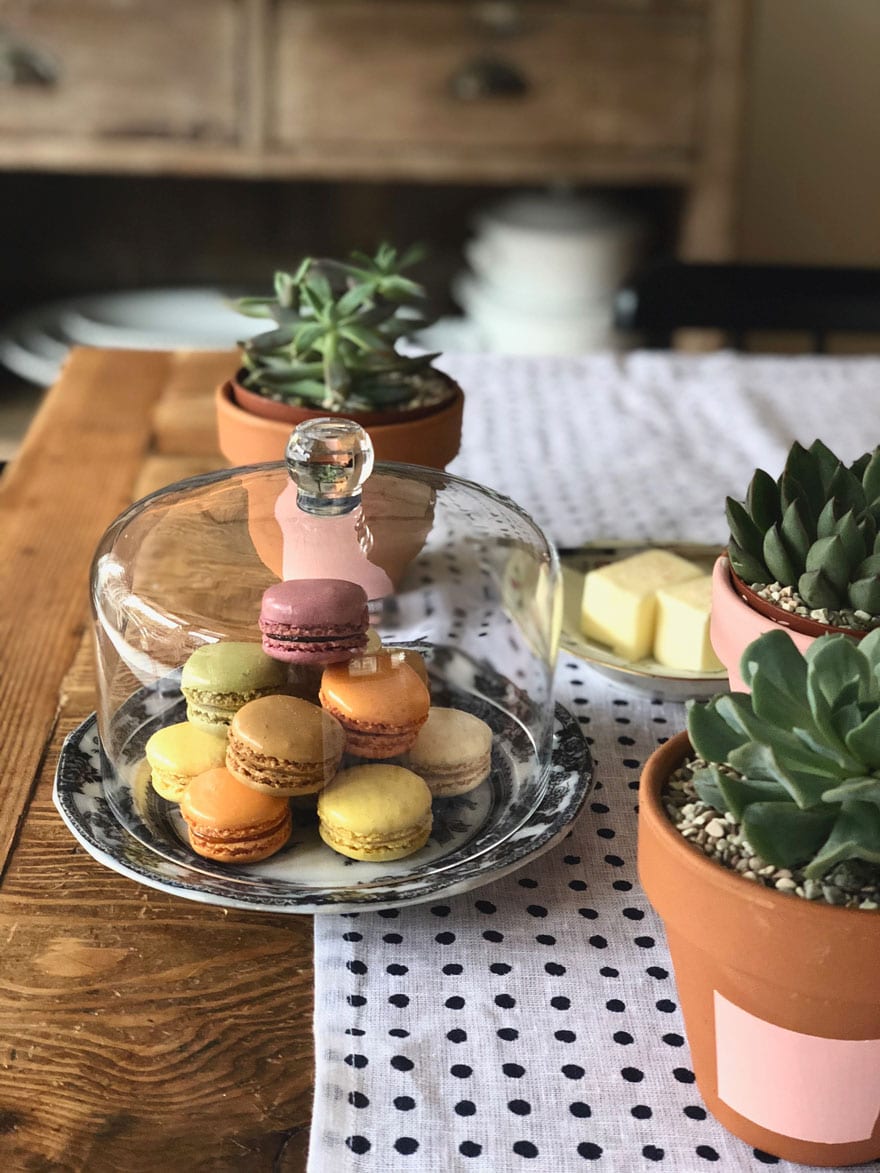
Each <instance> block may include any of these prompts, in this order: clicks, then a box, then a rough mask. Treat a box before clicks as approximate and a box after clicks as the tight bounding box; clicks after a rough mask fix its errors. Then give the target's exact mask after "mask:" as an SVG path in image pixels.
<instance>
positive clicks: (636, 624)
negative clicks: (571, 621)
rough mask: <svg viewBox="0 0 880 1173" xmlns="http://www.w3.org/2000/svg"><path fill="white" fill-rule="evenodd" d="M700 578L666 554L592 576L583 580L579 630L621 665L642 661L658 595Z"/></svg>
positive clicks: (637, 558) (639, 557)
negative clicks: (604, 647)
mask: <svg viewBox="0 0 880 1173" xmlns="http://www.w3.org/2000/svg"><path fill="white" fill-rule="evenodd" d="M702 573H703V572H702V571H701V570H700V569H699V567H697V566H694V564H693V563H692V562H688V561H687V559H686V558H680V557H679V556H678V554H672V553H670V551H668V550H645V551H644V552H643V553H641V554H633V555H632V556H631V557H629V558H621V559H620V560H619V561H618V562H610V563H608V565H607V566H601V567H599V569H597V570H591V571H590V572H589V573H588V574H587V576H586V578H585V580H584V593H583V600H582V604H581V630H582V632H583V633H584V635H585V636H587V638H588V639H597V640H600V641H601V642H602V643H605V644H608V645H609V646H610V647H611V648H612V649H613V650H614V652H616V654H617V655H618V656H621V657H623V658H624V659H627V660H643V659H644V658H645V656H648V655H650V652H651V648H652V646H653V643H654V622H655V615H656V609H657V602H656V596H657V591H659V590H661V589H662V588H664V587H669V586H673V585H674V584H675V583H678V582H684V581H685V580H686V579H689V578H697V577H698V576H699V575H701V574H702Z"/></svg>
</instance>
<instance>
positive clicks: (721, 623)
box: [709, 554, 816, 692]
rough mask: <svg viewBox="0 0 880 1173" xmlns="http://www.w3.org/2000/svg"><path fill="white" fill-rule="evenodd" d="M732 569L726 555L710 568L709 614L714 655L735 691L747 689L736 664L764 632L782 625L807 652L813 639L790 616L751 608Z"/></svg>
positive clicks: (799, 646)
mask: <svg viewBox="0 0 880 1173" xmlns="http://www.w3.org/2000/svg"><path fill="white" fill-rule="evenodd" d="M731 574H732V571H731V569H730V563H729V562H728V560H727V557H726V556H725V555H724V554H722V555H721V556H720V557H719V558H717V559H716V560H715V565H714V567H713V569H712V609H711V612H710V615H709V640H710V642H711V644H712V647H713V649H714V651H715V655H716V656H717V657H718V659H719V660H720V661H721V663H722V664H723V665H724V667H725V668H726V669H727V676H728V679H729V680H730V687H731V689H732V690H733V691H734V692H748V689H747V688H746V686H745V684H744V683H743V679H742V676H740V671H739V664H740V659H741V658H742V654H743V652H744V651H745V649H746V648H747V647H748V645H749V644H750V643H751V642H752V640H755V639H757V638H758V636H759V635H762V634H763V633H764V632H765V631H773V630H774V628H776V627H780V626H784V627H785V628H786V629H787V630H788V632H789V634H790V635H791V638H792V639H793V640H794V642H795V644H796V645H797V647H798V649H799V650H800V651H802V652H803V651H806V649H807V648H808V647H809V645H810V644H811V643H812V642H813V640H814V639H815V638H816V636H815V635H808V634H805V633H803V632H800V631H797V630H796V629H795V627H794V626H793V624H792V623H791V622H790V620H791V616H790V615H788V613H787V612H785V611H782V610H780V611H779V614H780V616H782V617H783V618H780V619H778V620H777V619H771V618H769V617H768V616H767V615H763V614H761V613H760V612H759V611H756V610H755V609H754V607H751V606H750V605H749V603H747V602H746V600H745V599H744V598H743V597H742V596H741V595H740V594H739V592H738V591H737V590H736V589H735V588H734V586H733V583H732V580H731Z"/></svg>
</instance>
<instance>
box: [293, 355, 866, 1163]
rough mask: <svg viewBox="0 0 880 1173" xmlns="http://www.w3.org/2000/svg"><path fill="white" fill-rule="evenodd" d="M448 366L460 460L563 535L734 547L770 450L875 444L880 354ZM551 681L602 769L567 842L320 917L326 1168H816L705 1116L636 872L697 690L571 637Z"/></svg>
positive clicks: (320, 1130)
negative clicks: (754, 480)
mask: <svg viewBox="0 0 880 1173" xmlns="http://www.w3.org/2000/svg"><path fill="white" fill-rule="evenodd" d="M441 365H443V366H444V367H445V369H447V370H448V371H449V373H450V374H452V375H454V376H455V377H456V378H458V379H459V381H460V382H461V384H462V386H463V387H464V389H465V394H466V407H465V424H464V439H463V444H462V449H461V452H460V454H459V456H458V457H457V458H456V460H455V461H454V462H453V464H452V465H451V466H450V469H449V471H450V472H452V473H455V474H457V475H460V476H463V477H466V478H468V479H471V480H475V481H479V482H480V483H482V484H484V485H487V486H489V487H491V488H493V489H496V490H497V491H499V492H501V493H504V494H505V495H507V496H509V497H511V498H513V499H514V500H515V501H516V502H517V503H518V504H520V505H521V506H522V507H523V508H525V509H526V510H527V511H528V512H529V513H531V514H532V516H533V517H534V518H535V520H536V521H537V522H538V523H539V524H540V525H541V526H542V527H543V528H544V530H545V532H546V533H547V534H548V536H549V537H550V538H552V539H553V540H554V541H555V542H556V543H557V545H559V546H563V547H564V546H576V545H579V544H581V543H584V542H588V541H604V540H609V539H627V540H630V539H632V540H661V541H673V540H692V541H697V542H711V543H718V544H722V543H723V542H724V541H725V539H726V536H727V531H726V524H725V521H724V500H725V496H726V495H728V494H731V495H733V496H735V497H737V498H741V497H742V496H743V495H744V492H745V488H746V485H747V483H748V480H749V478H750V476H751V473H752V470H753V469H754V468H755V467H757V466H761V467H763V468H765V469H766V470H767V471H768V472H770V473H771V474H773V475H774V476H776V475H778V473H779V472H780V470H781V467H782V463H783V461H784V457H785V453H786V451H787V449H788V447H789V445H790V444H791V442H792V441H793V440H794V439H798V440H800V441H801V442H802V443H803V444H805V445H807V444H809V443H810V442H811V441H812V440H814V439H815V438H816V437H821V438H822V439H823V440H824V441H825V442H826V443H828V444H829V445H830V446H831V447H832V448H833V449H834V450H835V451H836V452H837V454H838V455H839V456H840V457H841V458H843V459H845V460H847V461H850V460H853V459H855V457H856V456H858V455H859V454H860V453H861V452H863V451H866V450H867V449H869V448H873V447H874V446H876V445H877V444H878V443H880V359H876V358H852V359H843V358H840V359H838V358H827V359H826V358H814V357H797V358H789V357H779V358H775V357H748V356H737V355H733V354H730V353H727V352H724V353H719V354H713V355H704V356H690V355H673V354H667V353H648V352H636V353H632V354H629V355H626V356H617V355H610V354H608V355H596V356H589V357H584V358H566V359H540V358H514V357H509V358H508V357H498V356H488V355H486V356H483V355H478V356H445V357H444V359H443V361H442V364H441ZM556 696H557V700H558V701H559V702H560V703H561V704H563V705H564V706H565V707H566V708H568V710H569V711H570V712H571V713H572V714H573V715H574V716H575V717H576V718H577V720H578V721H579V722H580V724H581V726H582V729H583V731H584V733H585V735H586V736H587V738H588V741H589V743H590V746H591V752H592V754H593V757H594V762H595V771H596V785H595V788H594V790H593V792H592V793H591V794H590V796H589V798H588V800H587V803H586V806H585V809H584V811H583V813H582V814H581V816H580V817H579V819H578V820H576V822H575V824H574V825H573V827H572V829H571V832H570V834H569V835H568V837H567V838H566V839H565V840H564V841H563V842H562V843H561V844H559V845H558V846H556V847H555V848H553V849H552V850H551V851H550V852H548V853H547V854H545V855H543V856H541V857H540V858H538V859H535V860H533V861H531V862H529V863H527V864H526V865H525V866H524V867H522V869H521V870H519V871H517V872H515V873H513V874H512V875H510V876H507V877H505V878H504V879H501V880H498V881H496V882H494V883H491V884H489V885H487V886H484V887H482V888H478V889H474V890H473V891H470V892H466V893H464V894H462V895H457V896H453V897H450V898H449V899H448V900H442V901H435V902H433V903H428V904H422V905H416V906H411V907H404V908H399V909H389V910H386V911H384V912H362V913H358V914H356V915H340V914H331V915H321V916H318V917H316V919H315V1053H316V1089H315V1105H314V1115H313V1123H312V1133H311V1143H310V1152H309V1173H367V1171H375V1173H396V1171H398V1170H416V1171H418V1173H433V1171H435V1170H436V1171H437V1173H440V1171H444V1173H445V1171H448V1170H456V1171H457V1170H465V1169H468V1170H471V1169H472V1170H475V1171H477V1173H479V1171H483V1173H507V1171H508V1170H526V1169H540V1170H552V1171H554V1173H570V1171H573V1170H577V1169H582V1168H583V1169H585V1170H586V1169H593V1168H595V1169H597V1170H607V1171H609V1173H630V1171H639V1173H641V1171H644V1170H647V1169H652V1168H656V1169H658V1170H665V1171H669V1173H696V1171H698V1170H703V1169H706V1170H709V1169H712V1168H715V1169H718V1170H721V1171H722V1173H746V1171H748V1173H753V1171H756V1170H761V1169H767V1168H770V1167H775V1168H778V1169H779V1170H780V1171H782V1170H785V1171H786V1173H791V1171H793V1170H795V1169H802V1168H805V1167H804V1166H795V1165H792V1164H791V1163H790V1162H785V1161H781V1160H778V1159H777V1158H775V1157H772V1156H770V1155H768V1154H766V1153H761V1152H758V1151H756V1150H753V1149H752V1148H751V1147H750V1146H748V1145H746V1144H744V1143H743V1142H741V1141H739V1140H737V1139H736V1138H734V1137H732V1136H730V1135H729V1134H728V1133H727V1132H726V1131H725V1130H724V1129H723V1128H722V1127H721V1126H720V1125H718V1124H717V1123H716V1122H715V1121H714V1120H713V1119H712V1117H710V1116H708V1115H707V1113H706V1111H705V1109H704V1108H703V1105H702V1101H701V1098H700V1095H699V1092H698V1091H697V1088H696V1085H695V1083H694V1080H693V1074H692V1071H691V1068H690V1057H689V1053H688V1047H687V1042H686V1040H685V1037H684V1028H683V1025H682V1021H681V1016H680V1013H679V1009H678V1004H677V998H676V991H675V983H674V978H673V975H672V971H671V965H670V961H669V954H668V951H667V948H666V942H665V938H664V934H663V929H662V926H661V924H660V921H659V919H658V918H657V917H656V916H655V914H654V912H653V910H652V909H651V907H650V905H649V904H648V901H647V899H646V897H645V896H644V894H643V893H642V891H641V889H640V887H639V883H638V877H637V874H636V862H635V861H636V813H635V812H636V804H637V799H638V795H637V789H638V776H639V769H640V767H641V765H642V763H643V762H644V761H645V759H646V758H647V756H648V755H649V754H650V753H651V751H652V750H653V749H654V748H655V747H656V746H657V745H658V744H660V743H661V742H662V741H663V740H664V739H666V738H667V737H669V736H671V735H672V734H674V733H676V732H678V731H679V730H680V729H682V728H684V706H683V705H679V704H675V703H660V702H656V701H652V700H650V699H649V698H648V697H646V696H645V695H640V694H637V693H634V692H631V691H624V690H622V689H620V688H618V687H617V686H615V685H612V684H610V683H609V682H608V681H606V679H605V678H604V677H602V676H600V675H598V674H597V673H596V672H594V671H593V670H592V669H590V668H589V667H588V666H587V665H585V664H583V663H582V662H580V661H578V660H577V659H575V658H573V657H572V656H571V655H569V654H567V653H565V652H563V653H561V654H560V657H559V661H558V666H557V674H556ZM756 1062H760V1057H759V1056H756ZM862 1168H864V1169H871V1170H875V1171H876V1170H878V1169H880V1164H878V1163H874V1164H872V1165H870V1166H862Z"/></svg>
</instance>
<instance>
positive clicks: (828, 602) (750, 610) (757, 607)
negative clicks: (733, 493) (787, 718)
mask: <svg viewBox="0 0 880 1173" xmlns="http://www.w3.org/2000/svg"><path fill="white" fill-rule="evenodd" d="M726 513H727V521H728V525H729V527H730V541H729V544H728V547H727V554H726V555H725V556H722V557H721V558H720V559H719V560H718V562H717V563H716V565H715V569H714V573H713V594H712V616H711V640H712V646H713V647H714V649H715V652H716V654H717V656H718V657H719V659H720V660H721V661H722V663H723V664H724V665H725V666H726V667H727V670H728V674H729V676H730V684H731V687H732V688H734V689H741V688H742V687H743V681H742V679H741V678H740V677H739V675H738V674H737V665H738V664H739V661H740V657H741V655H742V652H743V649H744V648H745V647H746V645H747V644H749V643H750V642H751V641H752V640H753V639H755V638H756V637H757V636H758V635H759V634H760V633H761V632H762V631H769V630H770V629H772V628H773V627H774V626H776V625H782V626H784V627H786V628H787V629H788V630H789V631H790V632H791V635H792V639H793V640H794V642H795V643H796V644H797V646H798V647H800V648H801V649H802V650H803V649H805V648H806V647H807V646H808V645H809V643H810V642H811V641H812V640H813V639H815V638H816V637H817V636H819V635H822V634H826V633H828V632H830V631H841V632H844V633H845V634H847V635H849V636H851V637H852V638H854V639H860V638H861V636H863V635H864V634H865V632H866V631H869V630H871V628H873V627H876V626H877V625H878V624H880V536H878V530H880V448H877V449H875V450H874V451H873V452H866V453H864V455H862V456H860V457H859V458H858V460H856V461H855V462H854V463H853V464H851V465H849V466H847V465H845V464H844V463H843V462H842V461H841V460H839V459H838V457H837V456H835V454H834V453H833V452H832V451H831V450H830V449H829V448H828V447H826V445H825V444H823V443H822V442H821V441H820V440H816V441H815V442H814V443H813V444H811V445H810V447H809V448H804V447H802V446H801V445H800V444H798V443H797V442H795V443H794V444H793V445H792V446H791V448H790V450H789V452H788V457H787V459H786V462H785V467H784V469H783V472H782V474H781V476H780V477H779V479H778V480H774V479H773V478H772V477H771V476H770V475H769V474H768V473H766V472H765V471H764V470H763V469H760V468H759V469H758V470H757V471H756V472H755V474H754V476H753V478H752V481H751V483H750V485H749V488H748V493H747V495H746V500H745V501H744V502H739V501H735V500H733V498H731V497H728V499H727V507H726Z"/></svg>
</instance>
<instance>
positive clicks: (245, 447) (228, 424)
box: [215, 380, 464, 469]
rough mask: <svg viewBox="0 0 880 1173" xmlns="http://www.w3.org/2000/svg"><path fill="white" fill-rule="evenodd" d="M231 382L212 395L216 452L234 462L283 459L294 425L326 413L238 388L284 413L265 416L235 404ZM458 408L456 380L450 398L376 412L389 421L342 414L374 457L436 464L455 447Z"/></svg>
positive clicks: (369, 415)
mask: <svg viewBox="0 0 880 1173" xmlns="http://www.w3.org/2000/svg"><path fill="white" fill-rule="evenodd" d="M234 387H235V384H234V381H233V380H230V381H229V382H226V383H223V384H222V386H220V387H218V388H217V392H216V396H215V404H216V409H217V438H218V441H219V445H220V451H221V452H222V453H223V455H224V456H225V457H226V459H227V460H228V461H229V462H230V463H231V464H234V465H240V464H260V463H262V462H263V461H267V460H283V458H284V450H285V448H286V446H287V441H288V440H289V439H290V433H291V432H292V431H293V429H294V428H295V427H296V425H297V424H298V423H302V421H303V420H306V419H318V418H320V417H321V416H326V415H327V414H328V413H327V412H326V411H313V410H311V409H309V408H304V407H303V408H296V407H290V406H289V405H287V404H278V403H274V401H272V400H266V399H265V398H264V397H262V396H259V395H253V392H247V391H246V390H245V389H243V388H240V389H239V390H240V391H244V395H245V396H248V395H251V396H253V398H255V399H258V400H260V406H261V410H264V411H265V410H270V411H271V410H272V409H273V408H280V409H282V410H283V411H284V413H285V416H286V418H285V419H283V420H279V419H269V418H266V416H265V415H257V414H255V413H254V412H253V411H251V410H248V409H247V408H246V407H242V406H240V405H239V403H237V402H236V391H235V389H234ZM267 405H271V406H267ZM463 410H464V396H463V394H462V391H461V388H460V387H458V386H457V385H456V386H455V392H454V394H453V396H452V398H451V399H449V400H447V401H446V402H445V403H441V404H438V405H437V406H436V407H431V408H416V409H415V410H414V411H412V412H403V413H400V412H395V413H390V412H386V413H384V414H382V416H381V417H380V418H381V419H383V420H385V421H388V420H391V422H381V423H379V422H376V413H373V412H368V413H363V414H358V413H352V414H351V415H350V416H346V418H349V419H354V420H356V421H357V422H358V423H360V424H361V425H362V426H363V427H365V428H366V429H367V431H368V432H369V434H370V438H371V439H372V441H373V448H374V451H375V456H376V460H382V461H397V462H400V463H403V464H420V465H425V466H427V467H428V468H440V469H442V468H445V467H446V465H447V464H449V462H450V461H451V460H452V459H453V457H454V456H455V455H456V454H457V452H458V449H459V445H460V443H461V420H462V413H463Z"/></svg>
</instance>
